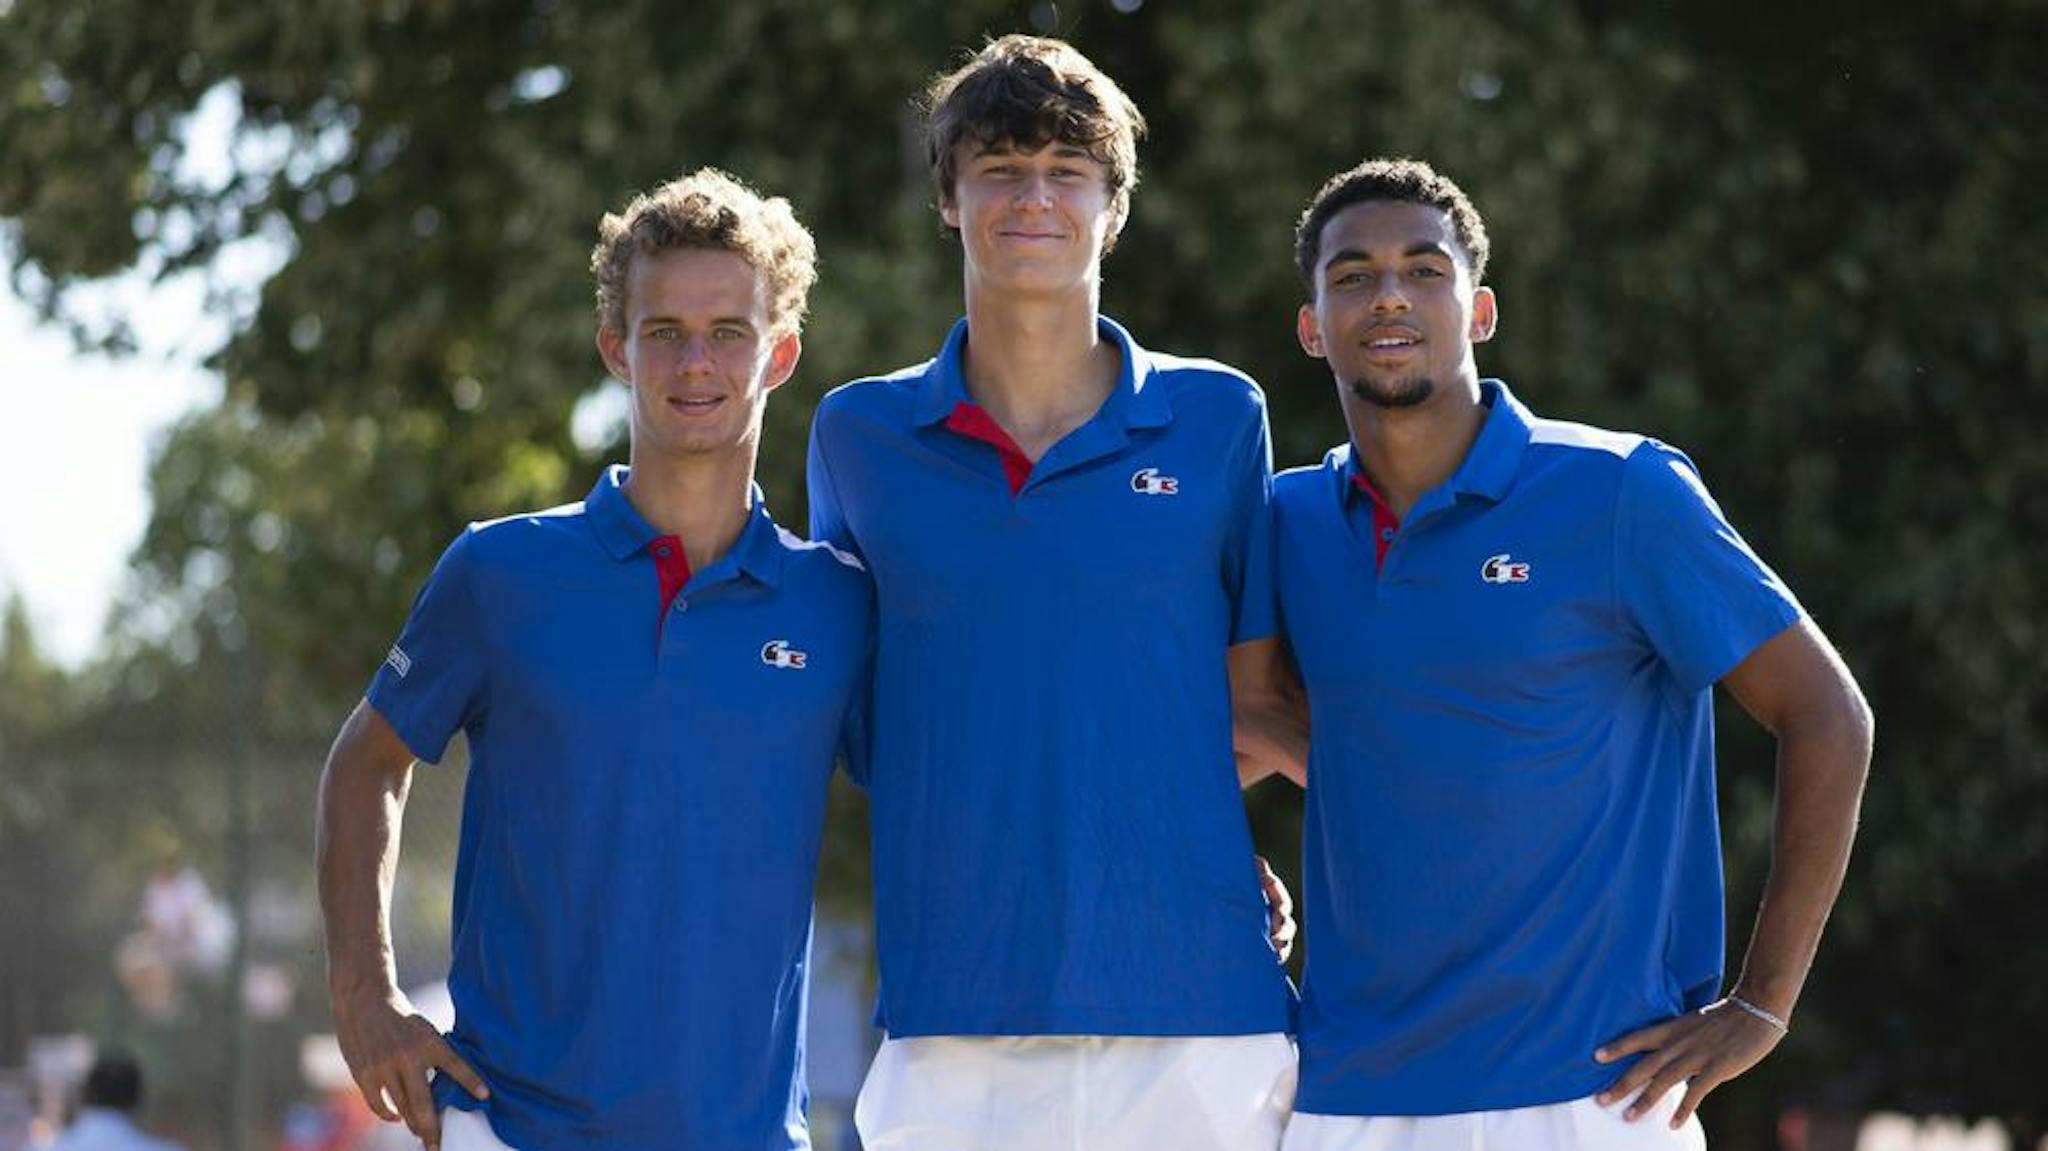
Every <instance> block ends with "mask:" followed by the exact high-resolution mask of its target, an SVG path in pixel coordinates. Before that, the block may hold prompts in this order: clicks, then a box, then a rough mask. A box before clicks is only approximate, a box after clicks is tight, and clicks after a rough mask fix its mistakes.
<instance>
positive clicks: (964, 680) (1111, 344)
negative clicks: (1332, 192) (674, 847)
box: [808, 36, 1294, 1151]
mask: <svg viewBox="0 0 2048 1151" xmlns="http://www.w3.org/2000/svg"><path fill="white" fill-rule="evenodd" d="M928 109H929V118H928V129H929V130H928V142H929V146H930V159H931V166H932V175H933V181H934V184H935V188H936V191H937V194H938V205H939V213H940V216H941V218H942V219H943V220H944V221H945V224H946V226H947V227H948V228H949V229H950V230H952V231H953V232H954V233H956V234H957V235H958V237H959V241H960V247H961V252H962V256H963V264H964V270H963V271H964V282H965V302H966V316H965V317H964V318H963V319H962V320H960V321H959V322H958V323H956V324H955V325H954V327H953V330H952V333H951V335H950V336H949V337H948V338H947V340H946V342H945V345H944V346H943V347H942V348H941V349H940V350H939V353H938V355H937V356H936V357H935V358H934V359H932V360H930V361H929V362H926V363H924V364H920V365H917V366H914V367H910V368H906V369H904V370H902V371H899V372H896V373H893V374H891V375H887V376H882V377H878V378H874V379H869V380H862V381H858V382H855V383H852V384H849V385H847V386H845V387H843V388H840V389H838V390H837V391H835V392H833V393H831V394H830V395H829V396H827V397H826V399H825V401H824V402H823V404H822V405H821V406H820V408H819V410H818V413H817V417H816V420H815V423H814V424H813V428H812V441H811V458H810V470H809V475H808V482H809V485H810V492H811V528H812V531H813V532H814V533H815V534H816V535H817V536H818V537H819V538H821V539H830V540H832V541H834V542H835V543H839V544H841V545H842V546H845V547H847V548H848V549H849V550H851V551H854V552H855V553H857V554H859V555H861V556H862V557H863V559H864V561H865V562H867V563H868V565H869V567H870V569H871V570H872V571H873V573H874V576H875V580H876V586H877V594H878V605H879V606H878V617H877V618H878V632H877V665H876V681H875V692H874V705H873V743H872V754H873V762H874V769H873V773H872V783H871V787H870V795H871V812H872V818H873V829H874V879H875V908H876V919H877V928H876V930H877V944H878V949H879V953H880V965H881V994H880V1005H879V1008H878V1015H879V1018H880V1022H881V1024H882V1026H883V1027H884V1028H886V1030H887V1033H888V1038H887V1040H886V1041H885V1042H884V1044H883V1045H882V1049H881V1051H880V1052H879V1053H878V1055H877V1056H876V1060H875V1064H874V1066H873V1068H872V1069H871V1070H870V1072H869V1075H868V1080H867V1083H866V1086H865V1087H864V1089H863V1090H862V1092H861V1098H860V1103H859V1106H858V1108H857V1110H856V1119H857V1122H858V1124H859V1126H860V1131H861V1136H862V1139H863V1140H864V1142H865V1145H866V1146H867V1147H868V1148H870V1149H871V1151H891V1149H906V1151H907V1149H911V1148H916V1149H919V1151H927V1149H938V1148H943V1149H945V1151H963V1149H974V1151H981V1149H997V1148H1009V1147H1015V1148H1019V1149H1023V1148H1032V1149H1039V1148H1046V1147H1062V1148H1075V1149H1084V1151H1110V1149H1120V1148H1131V1149H1134V1151H1135V1149H1140V1148H1143V1149H1146V1151H1150V1149H1153V1148H1161V1147H1172V1148H1176V1149H1177V1151H1204V1149H1210V1148H1214V1149H1217V1151H1222V1149H1226V1148H1229V1149H1236V1148H1272V1147H1275V1146H1277V1144H1278V1141H1279V1138H1280V1133H1281V1129H1282V1126H1283V1124H1284V1122H1285V1118H1286V1114H1287V1107H1288V1102H1289V1100H1290V1098H1291V1096H1292V1094H1293V1078H1294V1071H1293V1068H1294V1053H1293V1048H1292V1045H1291V1044H1290V1042H1289V1040H1288V1038H1287V1031H1288V1028H1289V1024H1290V1014H1291V1011H1292V1006H1293V993H1292V989H1291V987H1290V986H1289V984H1288V982H1287V979H1286V977H1285V975H1284V973H1283V971H1282V969H1281V967H1280V966H1279V964H1278V962H1277V959H1278V956H1276V954H1275V946H1276V944H1275V943H1274V941H1273V940H1271V939H1269V938H1268V932H1269V930H1270V929H1271V925H1270V924H1269V921H1268V915H1267V909H1266V906H1265V901H1264V899H1263V898H1262V891H1261V882H1260V878H1259V876H1258V875H1257V873H1256V872H1255V870H1254V868H1253V865H1252V847H1251V840H1250V836H1249V833H1248V831H1247V829H1246V825H1245V818H1244V808H1243V804H1242V801H1241V800H1240V798H1239V793H1238V775H1237V770H1236V766H1235V761H1234V756H1233V747H1232V703H1233V699H1232V687H1233V684H1232V676H1231V674H1230V673H1231V671H1232V670H1233V669H1234V668H1235V667H1236V665H1237V662H1238V661H1239V660H1240V658H1242V657H1244V656H1245V655H1247V654H1253V655H1256V654H1258V653H1260V652H1261V651H1262V650H1263V649H1265V648H1268V647H1270V646H1271V645H1272V644H1273V643H1274V641H1273V640H1272V638H1271V637H1272V635H1273V632H1274V627H1275V623H1274V619H1273V610H1272V604H1271V588H1270V580H1271V566H1270V557H1269V554H1268V552H1269V545H1270V537H1269V530H1268V524H1267V502H1268V492H1269V486H1270V452H1269V448H1268V442H1267V430H1266V419H1265V405H1264V400H1263V397H1262V396H1261V394H1260V392H1259V389H1258V387H1257V386H1256V385H1255V384H1254V383H1253V382H1252V381H1251V380H1250V379H1248V378H1246V377H1245V376H1244V375H1243V374H1241V373H1239V372H1237V371H1234V370H1233V369H1231V368H1229V367H1226V366H1224V365H1222V364H1218V363H1215V362H1212V361H1206V360H1191V359H1184V358H1181V357H1178V356H1170V355H1165V354H1162V353H1158V352H1154V351H1150V350H1147V349H1146V348H1144V347H1142V346H1140V345H1139V344H1138V342H1137V341H1136V340H1135V339H1133V338H1132V336H1131V334H1130V333H1129V332H1128V331H1126V330H1125V329H1124V328H1123V327H1122V326H1121V325H1119V324H1117V323H1116V322H1115V321H1113V320H1110V319H1109V318H1107V317H1105V316H1103V315H1102V314H1101V312H1100V294H1101V279H1102V257H1103V254H1104V253H1105V252H1107V251H1109V249H1110V248H1111V247H1112V246H1113V245H1114V244H1115V242H1116V237H1117V235H1118V233H1119V232H1120V231H1121V230H1122V229H1123V227H1124V224H1125V222H1126V221H1127V220H1128V218H1129V215H1130V209H1131V191H1132V189H1133V188H1134V187H1135V186H1136V184H1137V181H1138V172H1137V138H1138V136H1139V134H1140V133H1141V132H1142V130H1143V127H1144V121H1143V119H1142V117H1141V116H1140V115H1139V113H1138V111H1137V109H1136V107H1134V106H1133V105H1132V103H1131V101H1130V99H1129V98H1128V97H1127V96H1126V95H1125V94H1124V93H1123V92H1122V91H1121V90H1120V89H1119V88H1118V87H1117V86H1116V84H1115V83H1114V82H1113V81H1111V80H1110V79H1109V77H1107V76H1106V75H1104V74H1103V73H1102V72H1101V71H1100V70H1099V69H1097V68H1096V67H1095V66H1094V65H1093V64H1092V63H1090V62H1089V61H1088V60H1087V58H1086V57H1084V56H1082V55H1081V53H1079V52H1078V51H1076V50H1075V49H1074V48H1072V47H1071V46H1069V45H1067V44H1064V43H1061V42H1059V41H1056V40H1045V39H1038V38H1033V37H1025V36H1009V37H1004V38H1003V39H1000V40H997V41H995V42H993V43H991V44H989V45H988V46H987V47H986V48H984V49H983V50H982V51H981V52H980V53H978V54H977V55H976V56H974V58H973V59H972V60H970V61H968V62H967V63H966V64H965V65H964V66H963V67H961V68H960V69H958V70H956V71H954V72H952V73H949V74H947V75H945V76H943V77H941V78H940V79H939V80H938V81H937V82H936V83H935V84H934V85H933V86H932V89H931V91H930V98H929V102H928ZM1252 666H1258V661H1257V660H1253V661H1252ZM1237 686H1238V687H1239V689H1240V695H1241V696H1247V693H1248V689H1249V688H1250V687H1252V686H1254V685H1249V684H1245V683H1242V682H1240V683H1239V684H1238V685H1237ZM1247 697H1248V696H1247ZM1290 929H1291V925H1290ZM1283 945H1284V941H1283Z"/></svg>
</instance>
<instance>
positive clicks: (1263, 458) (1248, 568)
mask: <svg viewBox="0 0 2048 1151" xmlns="http://www.w3.org/2000/svg"><path fill="white" fill-rule="evenodd" d="M1252 407H1253V412H1252V427H1251V428H1250V429H1249V431H1248V432H1247V433H1246V434H1245V436H1244V439H1243V442H1242V444H1241V445H1240V448H1239V451H1238V454H1237V458H1236V460H1235V467H1234V468H1233V469H1232V471H1231V485H1232V487H1231V499H1230V516H1231V524H1230V530H1229V532H1228V533H1227V535H1226V537H1225V539H1226V551H1225V554H1224V559H1223V583H1224V587H1225V589H1226V590H1227V591H1228V592H1229V594H1230V642H1231V643H1232V644H1233V645H1235V644H1240V643H1250V642H1251V641H1253V640H1260V639H1266V638H1268V637H1270V636H1272V635H1273V634H1275V632H1277V631H1278V630H1279V608H1278V605H1277V604H1276V603H1275V602H1274V600H1275V596H1276V594H1277V593H1276V591H1275V588H1274V580H1273V547H1274V542H1273V443H1272V438H1271V436H1270V434H1269V433H1268V431H1267V426H1266V403H1265V400H1264V398H1263V397H1261V396H1259V394H1258V392H1257V391H1256V390H1254V391H1253V404H1252Z"/></svg>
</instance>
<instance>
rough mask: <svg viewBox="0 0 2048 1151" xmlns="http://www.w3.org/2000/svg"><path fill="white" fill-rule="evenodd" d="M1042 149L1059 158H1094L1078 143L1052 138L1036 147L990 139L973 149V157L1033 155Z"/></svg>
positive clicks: (1006, 140)
mask: <svg viewBox="0 0 2048 1151" xmlns="http://www.w3.org/2000/svg"><path fill="white" fill-rule="evenodd" d="M1044 151H1050V152H1051V153H1052V154H1053V155H1054V156H1055V157H1057V158H1059V159H1084V160H1092V159H1094V156H1092V155H1090V154H1089V152H1088V150H1087V149H1086V148H1083V147H1081V146H1080V145H1079V144H1069V143H1067V142H1066V141H1065V140H1054V141H1051V142H1049V143H1046V144H1041V145H1039V146H1038V147H1036V148H1019V147H1018V146H1017V142H1016V141H1015V140H1010V139H1002V140H991V141H989V142H988V143H986V144H983V145H981V146H980V147H978V148H976V149H975V150H974V158H975V159H977V160H978V159H980V158H982V157H983V156H1035V155H1037V154H1038V153H1040V152H1044Z"/></svg>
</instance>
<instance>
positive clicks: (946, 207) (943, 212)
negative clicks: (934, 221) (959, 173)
mask: <svg viewBox="0 0 2048 1151" xmlns="http://www.w3.org/2000/svg"><path fill="white" fill-rule="evenodd" d="M939 219H941V220H944V221H945V222H946V226H947V227H948V228H951V229H953V230H954V231H956V232H957V231H959V230H960V202H959V201H958V200H956V199H954V198H953V193H952V191H951V189H948V190H946V191H943V192H940V193H939Z"/></svg>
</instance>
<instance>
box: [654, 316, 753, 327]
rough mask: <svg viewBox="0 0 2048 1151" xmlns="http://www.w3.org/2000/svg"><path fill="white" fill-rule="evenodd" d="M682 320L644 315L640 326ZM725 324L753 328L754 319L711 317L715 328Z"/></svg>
mask: <svg viewBox="0 0 2048 1151" xmlns="http://www.w3.org/2000/svg"><path fill="white" fill-rule="evenodd" d="M682 322H683V321H682V320H681V319H679V318H677V317H675V316H644V317H642V318H641V320H640V326H641V327H643V328H645V327H649V326H652V325H656V324H680V323H682ZM723 324H738V325H739V326H740V327H743V328H752V327H753V326H754V321H753V320H751V319H748V318H747V317H745V316H713V317H711V326H712V327H714V328H715V327H718V326H720V325H723Z"/></svg>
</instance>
